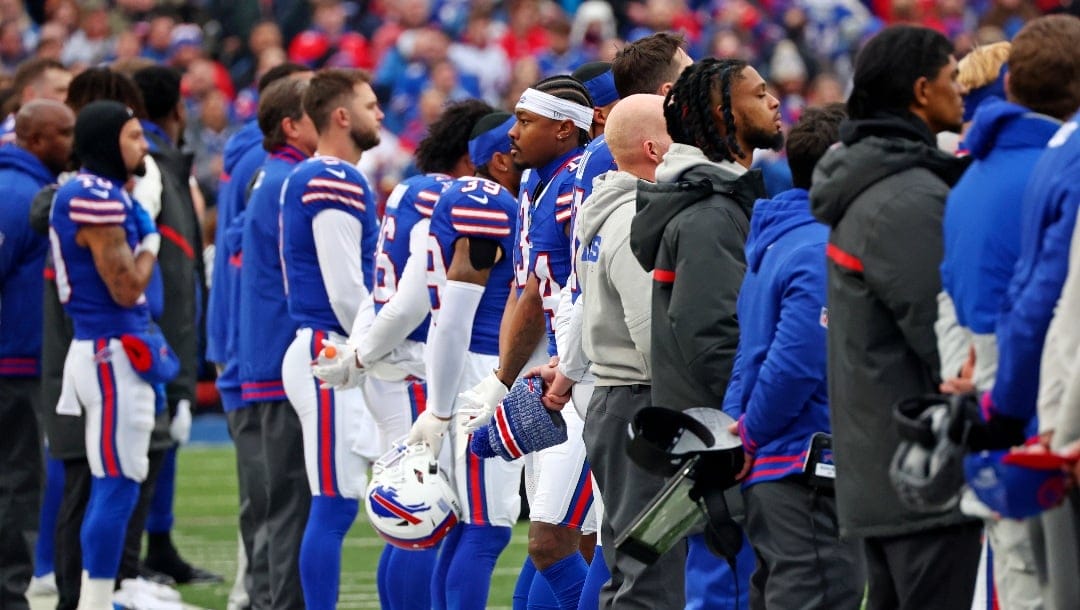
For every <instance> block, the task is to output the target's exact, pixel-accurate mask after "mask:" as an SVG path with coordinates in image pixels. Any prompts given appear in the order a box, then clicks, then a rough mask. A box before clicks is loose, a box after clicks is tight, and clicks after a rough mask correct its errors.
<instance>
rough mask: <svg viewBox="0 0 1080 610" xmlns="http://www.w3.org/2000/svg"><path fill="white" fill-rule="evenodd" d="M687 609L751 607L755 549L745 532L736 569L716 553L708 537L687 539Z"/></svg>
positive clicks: (743, 608)
mask: <svg viewBox="0 0 1080 610" xmlns="http://www.w3.org/2000/svg"><path fill="white" fill-rule="evenodd" d="M687 542H688V543H689V544H688V545H687V553H686V610H699V609H705V608H734V609H737V610H745V609H746V608H749V607H750V575H751V574H753V573H754V563H755V557H754V549H753V547H751V546H750V541H749V540H747V538H746V535H745V534H743V544H742V549H740V550H739V554H738V555H737V556H736V558H735V572H734V573H733V572H732V571H731V567H730V566H729V565H728V563H727V561H725V560H724V559H722V558H720V557H717V556H716V555H713V554H712V552H711V551H709V549H708V547H707V546H706V545H705V536H703V535H701V534H698V535H696V536H690V537H689V538H688V539H687Z"/></svg>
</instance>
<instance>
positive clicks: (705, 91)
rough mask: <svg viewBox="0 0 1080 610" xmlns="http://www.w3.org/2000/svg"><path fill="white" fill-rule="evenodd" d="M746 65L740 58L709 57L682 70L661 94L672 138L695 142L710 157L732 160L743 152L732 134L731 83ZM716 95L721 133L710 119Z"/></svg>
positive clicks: (673, 139) (733, 122)
mask: <svg viewBox="0 0 1080 610" xmlns="http://www.w3.org/2000/svg"><path fill="white" fill-rule="evenodd" d="M748 65H749V64H747V63H746V62H745V61H743V60H741V59H716V58H712V57H710V58H707V59H703V60H701V61H699V62H697V63H695V64H694V65H692V66H690V67H689V68H687V69H686V70H684V71H683V73H682V75H681V76H680V77H679V80H678V81H676V82H675V86H673V87H672V88H671V91H669V92H668V94H667V97H665V98H664V120H665V121H666V122H667V130H668V134H669V135H671V139H672V141H673V142H675V143H676V144H689V145H690V146H696V147H698V148H700V149H701V151H702V152H703V153H705V156H706V157H708V158H709V159H710V160H712V161H734V160H735V159H736V158H738V157H742V156H743V151H742V149H741V148H740V147H739V143H738V140H737V139H736V138H735V115H734V113H733V112H732V109H731V86H732V84H733V83H734V82H735V81H736V80H737V79H740V78H742V71H743V70H744V69H745V68H746V67H747V66H748ZM716 98H719V99H720V107H721V109H722V110H723V115H724V130H723V133H721V131H720V129H719V126H718V125H717V123H716V121H714V120H713V113H712V107H713V104H714V100H715V99H716Z"/></svg>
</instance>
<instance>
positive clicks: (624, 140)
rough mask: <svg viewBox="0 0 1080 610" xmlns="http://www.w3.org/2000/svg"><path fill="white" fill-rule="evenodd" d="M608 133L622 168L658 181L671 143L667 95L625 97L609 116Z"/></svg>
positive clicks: (608, 138)
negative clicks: (666, 111)
mask: <svg viewBox="0 0 1080 610" xmlns="http://www.w3.org/2000/svg"><path fill="white" fill-rule="evenodd" d="M604 134H605V136H606V138H607V145H608V148H609V149H610V150H611V156H612V157H614V158H615V164H616V165H618V166H619V171H624V172H628V173H631V174H633V175H635V176H637V177H638V178H642V179H644V180H649V181H654V180H655V176H656V166H657V165H659V164H660V161H661V159H663V157H664V153H666V152H667V149H668V147H669V146H671V136H669V135H668V132H667V123H666V122H665V121H664V98H663V97H662V96H659V95H652V94H647V93H639V94H636V95H631V96H630V97H627V98H624V99H623V100H622V101H620V102H619V103H618V104H615V108H613V109H612V110H611V113H610V114H609V115H608V119H607V126H606V127H605V128H604Z"/></svg>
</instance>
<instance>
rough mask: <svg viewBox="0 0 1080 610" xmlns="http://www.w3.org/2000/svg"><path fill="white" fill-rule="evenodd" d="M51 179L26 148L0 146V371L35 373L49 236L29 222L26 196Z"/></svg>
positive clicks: (16, 374) (5, 374)
mask: <svg viewBox="0 0 1080 610" xmlns="http://www.w3.org/2000/svg"><path fill="white" fill-rule="evenodd" d="M54 181H56V176H55V175H54V174H53V173H52V172H51V171H50V170H49V169H48V168H46V167H45V165H44V164H42V163H41V161H40V160H39V159H38V158H37V157H35V156H34V155H32V154H30V153H29V152H27V151H26V149H24V148H21V147H19V146H16V145H13V144H12V145H8V146H4V147H3V148H0V184H2V185H3V186H4V190H5V193H4V199H5V201H4V204H3V206H2V207H0V329H3V332H2V333H0V377H38V376H39V375H40V373H41V370H40V364H41V325H42V318H41V294H42V293H41V291H42V279H41V278H42V275H41V273H42V270H43V269H44V267H45V253H46V251H47V250H48V249H49V240H48V238H46V237H45V236H43V235H41V234H39V233H37V232H35V231H33V230H32V229H31V228H30V202H31V201H32V200H33V198H34V195H36V194H37V192H38V191H40V190H41V187H43V186H45V185H46V184H49V183H51V182H54Z"/></svg>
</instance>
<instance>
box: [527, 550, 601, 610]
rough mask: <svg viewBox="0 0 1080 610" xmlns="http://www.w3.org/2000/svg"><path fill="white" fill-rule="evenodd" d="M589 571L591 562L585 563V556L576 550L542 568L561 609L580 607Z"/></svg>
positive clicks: (568, 609)
mask: <svg viewBox="0 0 1080 610" xmlns="http://www.w3.org/2000/svg"><path fill="white" fill-rule="evenodd" d="M588 573H589V564H587V563H585V558H584V557H582V556H581V553H579V552H576V551H575V552H574V553H571V554H570V555H567V556H566V557H563V558H562V559H560V560H558V561H556V562H555V563H553V564H551V565H550V566H548V567H546V568H544V569H543V570H540V575H541V576H543V577H544V580H546V581H547V584H548V586H549V587H551V592H552V593H553V594H554V596H555V601H557V602H558V607H559V608H560V609H561V610H574V609H575V608H577V607H578V600H580V599H581V588H582V587H583V586H585V576H586V575H587V574H588ZM530 605H531V604H530Z"/></svg>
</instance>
